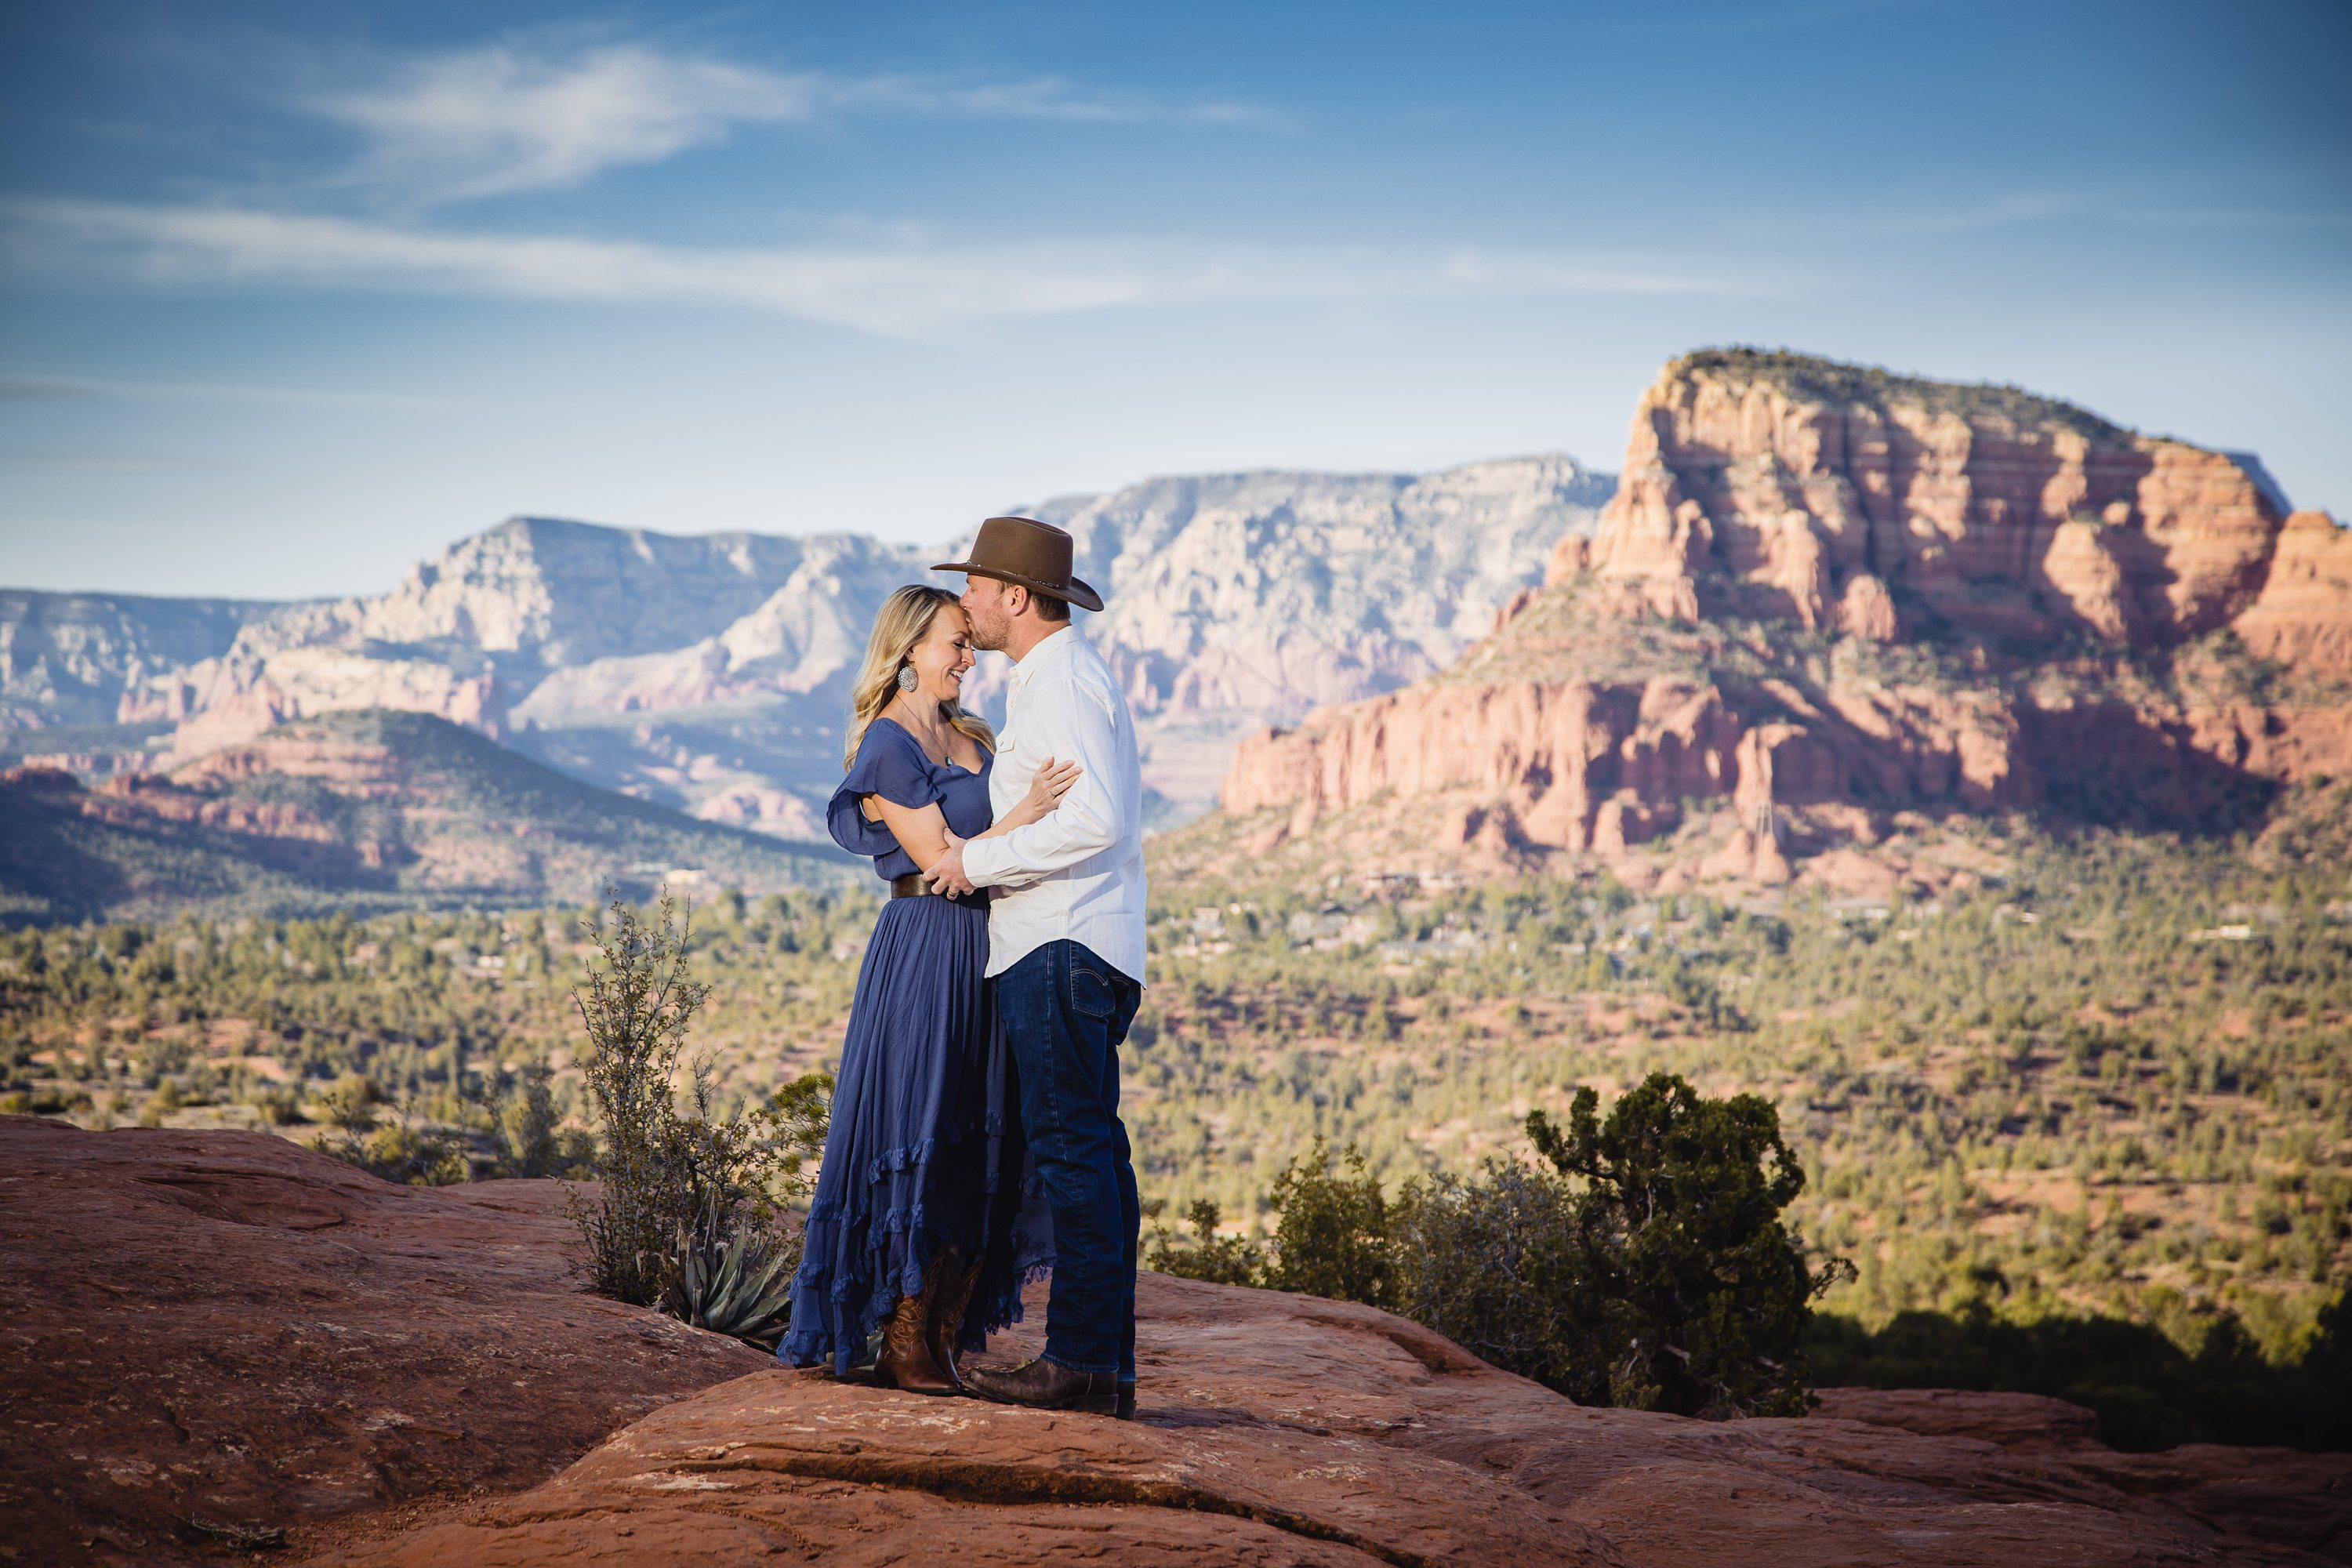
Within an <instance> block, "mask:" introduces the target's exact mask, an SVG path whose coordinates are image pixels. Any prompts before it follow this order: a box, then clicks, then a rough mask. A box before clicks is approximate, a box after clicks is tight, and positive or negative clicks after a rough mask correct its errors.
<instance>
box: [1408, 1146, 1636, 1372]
mask: <svg viewBox="0 0 2352 1568" xmlns="http://www.w3.org/2000/svg"><path fill="white" fill-rule="evenodd" d="M1394 1212H1395V1217H1396V1224H1395V1235H1396V1241H1395V1250H1394V1260H1395V1267H1396V1274H1397V1292H1396V1293H1397V1310H1400V1311H1402V1313H1404V1314H1405V1316H1407V1317H1409V1318H1412V1319H1414V1320H1415V1321H1419V1322H1423V1323H1426V1324H1428V1325H1429V1326H1430V1327H1431V1328H1433V1329H1435V1330H1436V1331H1438V1332H1439V1333H1441V1334H1444V1336H1445V1337H1446V1338H1447V1339H1450V1340H1452V1341H1453V1342H1454V1343H1455V1344H1458V1345H1460V1346H1462V1347H1463V1348H1464V1349H1465V1350H1467V1351H1469V1352H1472V1353H1473V1354H1475V1355H1477V1356H1481V1357H1483V1358H1484V1359H1486V1360H1487V1361H1490V1362H1492V1363H1495V1364H1496V1366H1499V1367H1503V1368H1506V1369H1507V1370H1509V1371H1511V1372H1516V1373H1519V1374H1520V1375H1521V1376H1523V1377H1531V1378H1534V1379H1535V1380H1536V1381H1537V1382H1538V1383H1540V1384H1545V1385H1546V1386H1547V1387H1550V1388H1556V1389H1559V1390H1562V1391H1563V1392H1567V1391H1570V1390H1573V1389H1576V1388H1580V1387H1581V1388H1586V1389H1588V1390H1589V1389H1590V1388H1591V1384H1593V1383H1594V1381H1595V1380H1594V1379H1593V1378H1592V1377H1591V1376H1590V1375H1587V1374H1586V1373H1585V1369H1587V1368H1591V1367H1596V1366H1597V1367H1602V1368H1605V1367H1606V1366H1607V1365H1608V1362H1609V1354H1608V1350H1607V1348H1606V1347H1603V1348H1601V1349H1599V1350H1597V1351H1596V1349H1595V1348H1594V1346H1593V1340H1594V1333H1595V1324H1594V1320H1595V1318H1596V1317H1597V1316H1598V1315H1599V1314H1598V1312H1597V1311H1596V1305H1597V1304H1596V1303H1595V1302H1594V1301H1593V1300H1591V1297H1590V1295H1589V1294H1588V1293H1587V1292H1586V1291H1585V1290H1584V1289H1583V1288H1582V1279H1581V1276H1580V1274H1579V1272H1578V1260H1577V1257H1576V1248H1575V1233H1574V1232H1575V1224H1576V1215H1575V1209H1574V1205H1573V1202H1572V1194H1570V1192H1569V1190H1568V1187H1567V1184H1565V1183H1563V1182H1562V1181H1560V1180H1559V1178H1558V1177H1557V1176H1555V1175H1553V1174H1551V1173H1549V1172H1547V1171H1537V1170H1533V1169H1530V1168H1529V1167H1528V1166H1526V1165H1521V1164H1516V1163H1509V1162H1506V1161H1495V1162H1492V1163H1489V1164H1488V1165H1487V1166H1486V1169H1485V1170H1484V1171H1482V1172H1480V1173H1478V1175H1477V1176H1475V1178H1472V1179H1469V1180H1465V1179H1463V1178H1461V1177H1458V1176H1454V1175H1441V1176H1438V1177H1436V1178H1434V1179H1433V1180H1432V1181H1430V1182H1429V1183H1427V1184H1418V1183H1409V1184H1406V1187H1405V1190H1404V1191H1403V1192H1402V1193H1401V1194H1399V1195H1398V1198H1397V1202H1396V1205H1395V1211H1394ZM1601 1382H1602V1384H1603V1385H1604V1387H1605V1382H1606V1380H1605V1379H1602V1380H1601Z"/></svg>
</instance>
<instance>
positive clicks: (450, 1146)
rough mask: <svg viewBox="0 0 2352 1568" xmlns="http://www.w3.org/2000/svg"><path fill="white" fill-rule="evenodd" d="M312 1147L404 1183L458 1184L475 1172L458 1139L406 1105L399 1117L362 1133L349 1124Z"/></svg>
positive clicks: (429, 1184) (370, 1172)
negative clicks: (418, 1116)
mask: <svg viewBox="0 0 2352 1568" xmlns="http://www.w3.org/2000/svg"><path fill="white" fill-rule="evenodd" d="M370 1115H371V1117H373V1110H371V1111H370ZM311 1147H312V1148H314V1149H316V1150H318V1151H319V1152H320V1153H321V1154H331V1155H333V1156H334V1157H335V1158H336V1159H338V1160H341V1161H344V1162H346V1163H350V1164H353V1165H357V1166H358V1167H359V1168H360V1169H361V1170H362V1171H365V1172H366V1173H368V1174H369V1175H371V1176H374V1177H377V1178H378V1179H380V1180H383V1181H386V1182H397V1183H399V1184H402V1185H404V1186H411V1187H446V1186H454V1185H456V1184H458V1183H460V1182H464V1181H467V1180H469V1179H471V1176H472V1170H471V1167H470V1166H469V1165H468V1163H467V1159H466V1151H465V1148H464V1145H463V1144H462V1143H461V1142H459V1141H458V1139H457V1137H456V1136H455V1135H454V1134H452V1133H449V1132H446V1131H443V1130H442V1129H440V1128H438V1127H436V1126H433V1125H432V1124H431V1123H429V1122H426V1123H422V1124H420V1123H418V1122H416V1121H414V1120H413V1119H412V1118H411V1116H410V1115H409V1113H408V1111H407V1110H405V1109H404V1110H402V1111H401V1113H400V1118H399V1120H398V1121H392V1122H387V1123H385V1124H384V1125H383V1126H381V1127H376V1128H373V1129H372V1130H370V1131H367V1132H366V1133H365V1134H364V1135H362V1133H361V1132H359V1131H355V1130H353V1129H352V1128H351V1127H349V1126H345V1127H344V1128H343V1129H341V1131H340V1133H339V1134H337V1135H335V1136H332V1137H321V1138H320V1140H319V1141H318V1142H316V1143H314V1144H312V1145H311Z"/></svg>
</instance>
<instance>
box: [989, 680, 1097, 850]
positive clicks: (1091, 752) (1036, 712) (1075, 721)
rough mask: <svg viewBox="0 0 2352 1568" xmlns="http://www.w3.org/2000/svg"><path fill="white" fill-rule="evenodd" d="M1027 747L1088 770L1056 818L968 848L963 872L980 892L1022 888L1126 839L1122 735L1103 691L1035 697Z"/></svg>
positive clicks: (1027, 711)
mask: <svg viewBox="0 0 2352 1568" xmlns="http://www.w3.org/2000/svg"><path fill="white" fill-rule="evenodd" d="M1021 743H1022V745H1023V746H1024V748H1027V747H1032V746H1034V747H1035V748H1036V749H1037V750H1039V751H1042V752H1045V753H1046V754H1047V755H1049V756H1055V757H1063V758H1067V759H1068V760H1070V761H1072V762H1075V763H1077V764H1078V765H1079V767H1080V768H1081V769H1083V770H1084V771H1083V772H1081V773H1079V774H1078V779H1077V783H1076V784H1072V785H1071V786H1070V791H1069V793H1068V794H1067V795H1064V796H1062V804H1061V805H1059V806H1057V807H1055V809H1054V811H1053V813H1052V814H1051V815H1049V816H1045V817H1043V818H1041V819H1039V820H1038V821H1035V822H1033V823H1030V824H1029V825H1028V826H1025V827H1016V828H1014V829H1013V831H1012V832H1010V833H1005V834H1000V835H998V836H997V837H992V838H986V839H977V838H976V839H973V840H972V841H971V842H970V843H969V844H966V845H965V846H963V864H962V868H961V869H962V872H963V875H964V876H965V877H966V878H967V879H970V881H971V883H972V885H973V886H975V887H982V888H1017V887H1021V886H1023V885H1024V884H1025V883H1029V882H1034V881H1035V880H1036V879H1038V878H1040V877H1043V876H1046V875H1048V874H1049V873H1051V872H1055V871H1059V870H1061V869H1062V868H1065V867H1068V866H1075V865H1076V864H1077V863H1078V862H1079V861H1081V860H1084V859H1086V858H1088V857H1089V856H1094V855H1099V854H1101V853H1102V852H1103V851H1104V850H1106V849H1108V848H1109V847H1111V846H1112V845H1114V844H1116V843H1118V838H1119V821H1118V799H1117V797H1116V796H1115V795H1113V794H1112V788H1113V781H1114V780H1116V779H1117V778H1118V775H1119V773H1120V772H1121V770H1120V769H1119V767H1118V726H1117V724H1116V722H1115V721H1114V720H1113V719H1112V716H1111V712H1110V710H1109V709H1108V707H1106V706H1105V704H1104V702H1103V700H1102V694H1101V693H1099V692H1097V691H1096V690H1095V689H1092V687H1091V685H1090V684H1089V683H1081V682H1078V681H1075V680H1073V681H1070V682H1068V683H1066V684H1060V683H1057V687H1056V689H1053V690H1050V691H1033V692H1030V693H1028V694H1027V695H1026V697H1025V698H1024V700H1023V701H1022V704H1021Z"/></svg>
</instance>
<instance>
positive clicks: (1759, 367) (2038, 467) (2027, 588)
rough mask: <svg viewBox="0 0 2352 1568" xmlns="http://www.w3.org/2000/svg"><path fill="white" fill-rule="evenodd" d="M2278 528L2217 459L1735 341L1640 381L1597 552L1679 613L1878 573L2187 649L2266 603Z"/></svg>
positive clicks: (1990, 397) (1945, 617)
mask: <svg viewBox="0 0 2352 1568" xmlns="http://www.w3.org/2000/svg"><path fill="white" fill-rule="evenodd" d="M2278 525H2279V518H2278V514H2277V512H2276V511H2275V510H2273V507H2272V505H2271V502H2270V501H2269V500H2268V499H2267V497H2266V495H2265V493H2264V490H2263V486H2262V485H2261V484H2260V483H2259V482H2258V481H2257V479H2255V478H2254V476H2253V475H2252V474H2251V473H2250V472H2248V471H2247V470H2246V468H2243V467H2242V465H2241V464H2239V463H2238V462H2237V461H2236V460H2234V459H2232V458H2229V457H2226V456H2224V455H2222V454H2221V453H2217V452H2207V451H2202V450H2200V449H2199V448H2197V447H2190V446H2189V445H2187V444H2185V443H2183V442H2179V441H2168V440H2159V439H2154V438H2150V437H2141V436H2135V435H2132V434H2130V433H2129V432H2126V431H2123V430H2119V429H2117V428H2116V427H2115V426H2111V425H2108V424H2107V423H2106V422H2105V421H2104V420H2101V419H2098V418H2096V417H2095V416H2091V415H2087V414H2084V413H2083V412H2082V411H2081V410H2079V409H2075V408H2071V407H2068V406H2067V405H2063V404H2059V403H2053V402H2050V401H2048V400H2046V399H2042V398H2036V397H2031V396H2028V395H2025V394H2022V393H2017V392H2011V391H2007V390H2005V389H1998V388H1990V387H1969V386H1955V385H1948V384H1941V383H1936V382H1924V381H1916V380H1912V379H1910V378H1907V377H1900V376H1890V375H1886V374H1884V373H1880V372H1875V371H1868V370H1863V369H1858V368H1856V367H1853V366H1848V365H1838V364H1832V363H1827V362H1824V361H1820V360H1811V359H1805V358H1802V357H1801V356H1798V355H1793V354H1767V353H1751V352H1748V351H1730V352H1717V353H1696V354H1690V355H1686V356H1685V357H1684V358H1682V359H1679V360H1676V361H1675V362H1674V363H1671V364H1669V365H1667V366H1666V368H1665V369H1664V371H1663V372H1661V373H1660V374H1659V377H1658V380H1657V381H1656V383H1655V384H1653V385H1652V386H1651V387H1650V388H1649V390H1648V391H1646V392H1645V393H1643V395H1642V399H1641V401H1640V403H1639V405H1637V406H1636V408H1635V410H1634V415H1633V440H1632V443H1631V445H1630V446H1629V447H1628V448H1627V452H1626V458H1625V469H1624V473H1623V476H1622V479H1620V481H1619V487H1618V491H1617V495H1616V497H1615V499H1614V500H1612V501H1611V502H1610V504H1609V508H1608V510H1606V511H1605V512H1604V513H1603V514H1602V518H1601V531H1600V535H1599V537H1598V538H1597V539H1596V540H1595V541H1594V542H1593V543H1592V546H1591V552H1590V564H1591V569H1592V570H1594V571H1596V572H1598V573H1599V574H1601V577H1602V578H1603V579H1604V580H1606V581H1610V582H1612V583H1618V584H1623V585H1624V586H1625V587H1626V588H1627V589H1628V590H1629V591H1630V592H1629V599H1630V601H1631V602H1634V603H1639V604H1643V605H1648V606H1649V607H1651V608H1654V609H1656V610H1659V611H1661V612H1662V613H1666V614H1685V615H1686V614H1688V613H1690V610H1689V606H1692V605H1706V607H1707V608H1710V609H1717V608H1722V607H1725V606H1726V605H1732V604H1737V603H1738V602H1739V601H1740V600H1742V599H1751V600H1753V601H1755V602H1757V603H1759V604H1761V605H1769V606H1770V607H1772V608H1773V609H1775V610H1777V611H1778V613H1780V614H1782V615H1785V616H1788V617H1790V619H1793V620H1795V621H1797V622H1798V623H1799V624H1801V625H1802V626H1806V627H1808V628H1812V627H1817V626H1823V625H1826V624H1829V623H1830V622H1831V621H1832V619H1833V610H1832V606H1835V605H1839V603H1840V601H1841V600H1842V599H1843V596H1844V595H1846V594H1847V593H1848V592H1849V591H1850V589H1851V587H1852V584H1853V583H1854V582H1855V581H1856V580H1857V579H1859V578H1861V577H1863V576H1865V575H1867V576H1874V577H1875V578H1877V579H1878V580H1879V581H1880V583H1881V584H1883V585H1884V586H1885V588H1888V589H1891V590H1892V592H1893V594H1894V595H1895V597H1896V598H1897V599H1905V598H1907V599H1910V600H1912V601H1914V602H1916V603H1917V604H1918V605H1921V606H1922V607H1923V608H1924V609H1925V610H1926V611H1927V613H1929V614H1930V615H1932V616H1936V617H1937V619H1939V620H1940V621H1942V622H1943V623H1944V624H1945V625H1947V626H1949V627H1950V628H1951V629H1952V630H1954V631H1957V632H1959V633H1962V634H1965V635H1991V636H2001V637H2011V636H2019V635H2024V636H2046V635H2049V634H2051V633H2053V632H2056V631H2060V630H2064V629H2067V628H2069V627H2070V626H2071V627H2079V628H2087V629H2089V630H2091V631H2093V632H2095V633H2096V634H2097V635H2099V636H2101V637H2105V638H2107V639H2108V640H2111V641H2118V642H2120V641H2126V640H2138V641H2157V642H2174V641H2179V640H2180V639H2182V638H2184V637H2191V636H2195V635H2197V634H2199V633H2200V632H2205V631H2210V630H2211V629H2213V628H2214V627H2216V626H2221V624H2222V623H2223V622H2225V621H2227V620H2228V619H2229V618H2230V617H2231V616H2232V615H2234V614H2236V613H2237V612H2238V611H2240V610H2242V609H2243V608H2245V607H2246V606H2247V605H2250V604H2251V603H2252V601H2253V599H2254V597H2255V595H2257V594H2258V593H2259V591H2260V590H2261V587H2262V584H2263V572H2264V568H2265V567H2266V565H2267V563H2268V562H2269V559H2270V554H2271V549H2272V541H2273V536H2274V535H2275V534H2276V532H2277V531H2278ZM1740 587H1745V588H1748V589H1750V590H1753V591H1754V592H1752V593H1751V594H1748V595H1738V594H1736V593H1731V592H1727V590H1733V589H1737V588H1740ZM1865 594H1866V596H1872V597H1874V596H1875V595H1869V593H1868V591H1867V590H1866V591H1865ZM1857 629H1858V628H1857Z"/></svg>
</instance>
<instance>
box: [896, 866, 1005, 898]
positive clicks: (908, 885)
mask: <svg viewBox="0 0 2352 1568" xmlns="http://www.w3.org/2000/svg"><path fill="white" fill-rule="evenodd" d="M890 896H891V897H892V898H894V899H945V900H947V901H948V902H950V903H951V904H985V903H987V902H988V889H986V888H981V889H975V890H974V891H972V892H970V893H934V892H933V891H931V889H930V884H929V883H928V882H926V881H924V880H923V874H922V873H921V872H920V871H909V872H908V873H907V874H906V875H905V876H903V877H893V878H891V879H890Z"/></svg>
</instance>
